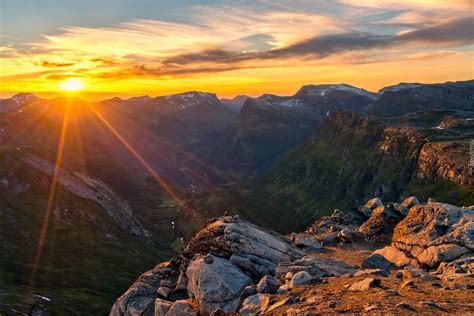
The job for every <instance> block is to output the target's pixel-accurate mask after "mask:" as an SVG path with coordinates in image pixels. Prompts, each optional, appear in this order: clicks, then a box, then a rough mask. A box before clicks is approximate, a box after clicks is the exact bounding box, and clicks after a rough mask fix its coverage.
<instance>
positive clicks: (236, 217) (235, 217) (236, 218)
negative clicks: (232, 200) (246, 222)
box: [234, 215, 240, 223]
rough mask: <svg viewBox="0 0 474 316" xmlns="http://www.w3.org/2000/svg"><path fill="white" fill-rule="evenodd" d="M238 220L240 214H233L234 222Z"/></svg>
mask: <svg viewBox="0 0 474 316" xmlns="http://www.w3.org/2000/svg"><path fill="white" fill-rule="evenodd" d="M239 221H240V216H239V215H234V222H235V223H238V222H239Z"/></svg>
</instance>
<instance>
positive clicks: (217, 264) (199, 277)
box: [186, 255, 252, 314]
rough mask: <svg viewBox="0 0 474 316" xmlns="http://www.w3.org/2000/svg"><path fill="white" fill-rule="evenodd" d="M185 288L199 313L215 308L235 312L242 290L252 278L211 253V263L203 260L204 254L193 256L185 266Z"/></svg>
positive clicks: (207, 312)
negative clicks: (186, 279) (197, 305)
mask: <svg viewBox="0 0 474 316" xmlns="http://www.w3.org/2000/svg"><path fill="white" fill-rule="evenodd" d="M186 276H187V278H188V280H189V282H188V291H189V292H191V293H192V294H193V296H194V297H195V298H196V300H197V302H198V304H199V311H200V313H201V314H209V313H211V312H212V311H214V310H215V309H217V308H221V309H222V310H223V311H224V312H226V313H234V312H235V311H236V310H237V307H238V305H239V302H240V295H241V292H242V290H243V289H244V288H245V287H246V286H247V285H250V284H252V280H251V279H250V278H249V277H248V276H247V275H246V274H245V273H243V272H242V271H241V270H240V269H239V268H237V267H236V266H235V265H233V264H232V263H231V262H230V261H228V260H225V259H223V258H219V257H214V256H213V262H212V264H208V263H205V259H204V257H203V256H199V255H198V256H196V257H195V258H194V259H193V260H192V261H191V262H190V264H189V266H188V268H187V270H186Z"/></svg>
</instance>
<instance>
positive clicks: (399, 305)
mask: <svg viewBox="0 0 474 316" xmlns="http://www.w3.org/2000/svg"><path fill="white" fill-rule="evenodd" d="M395 306H396V307H397V308H404V309H410V310H413V307H411V306H410V304H408V303H405V302H400V303H398V304H397V305H395Z"/></svg>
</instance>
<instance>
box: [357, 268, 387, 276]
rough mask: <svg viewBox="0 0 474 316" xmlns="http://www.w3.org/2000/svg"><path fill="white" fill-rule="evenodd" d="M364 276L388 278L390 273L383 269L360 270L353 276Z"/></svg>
mask: <svg viewBox="0 0 474 316" xmlns="http://www.w3.org/2000/svg"><path fill="white" fill-rule="evenodd" d="M365 275H377V276H382V277H388V276H390V272H388V271H387V270H384V269H366V270H361V271H357V272H356V273H355V274H354V276H355V277H357V276H365Z"/></svg>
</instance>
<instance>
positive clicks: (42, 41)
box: [0, 0, 474, 99]
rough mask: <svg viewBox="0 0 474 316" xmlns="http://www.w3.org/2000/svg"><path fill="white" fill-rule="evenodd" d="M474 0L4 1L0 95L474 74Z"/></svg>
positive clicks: (373, 85) (238, 90) (224, 90)
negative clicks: (64, 87)
mask: <svg viewBox="0 0 474 316" xmlns="http://www.w3.org/2000/svg"><path fill="white" fill-rule="evenodd" d="M473 3H474V2H473V1H472V0H466V1H464V0H450V1H446V0H439V1H433V0H432V1H430V0H396V1H395V0H367V1H363V0H357V1H356V0H332V1H326V0H325V1H320V0H314V1H310V0H306V1H290V0H288V1H281V0H261V1H238V0H232V1H231V0H221V1H191V0H189V1H184V0H175V1H161V0H68V1H59V0H42V1H38V0H0V97H9V96H11V95H12V94H14V93H16V92H35V93H37V94H38V95H40V96H44V97H51V96H54V95H56V94H58V93H60V92H58V89H59V83H60V82H63V81H65V80H67V79H69V78H79V79H80V80H81V81H82V82H83V83H84V86H85V89H84V90H83V92H82V94H83V95H84V97H85V98H89V99H101V98H108V97H110V96H132V95H143V94H149V95H151V96H155V95H163V94H170V93H176V92H182V91H187V90H201V91H209V92H215V93H217V94H218V95H219V96H221V97H230V96H234V95H236V94H249V95H252V96H255V95H259V94H261V93H275V94H281V95H285V94H293V93H294V92H295V91H296V90H297V89H298V88H299V87H300V86H301V85H303V84H308V83H313V84H318V83H340V82H344V83H349V84H352V85H356V86H359V87H363V88H366V89H369V90H375V91H376V90H378V89H379V88H381V87H383V86H386V85H390V84H396V83H398V82H402V81H404V82H426V83H428V82H444V81H455V80H467V79H473V78H474V53H473V48H474V31H473V30H474V20H473V14H474V13H473V12H474V4H473Z"/></svg>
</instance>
